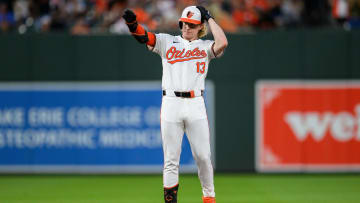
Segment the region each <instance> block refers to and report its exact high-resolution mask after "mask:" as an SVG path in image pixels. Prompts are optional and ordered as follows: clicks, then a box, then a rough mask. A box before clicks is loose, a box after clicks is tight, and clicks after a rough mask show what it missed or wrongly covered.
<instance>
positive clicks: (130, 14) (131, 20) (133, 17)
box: [123, 9, 136, 23]
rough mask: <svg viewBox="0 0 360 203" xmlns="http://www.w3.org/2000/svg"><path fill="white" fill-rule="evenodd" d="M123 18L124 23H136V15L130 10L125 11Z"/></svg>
mask: <svg viewBox="0 0 360 203" xmlns="http://www.w3.org/2000/svg"><path fill="white" fill-rule="evenodd" d="M123 18H124V19H125V21H126V22H127V23H134V22H135V21H136V15H135V13H134V12H133V11H132V10H130V9H126V10H125V12H124V15H123Z"/></svg>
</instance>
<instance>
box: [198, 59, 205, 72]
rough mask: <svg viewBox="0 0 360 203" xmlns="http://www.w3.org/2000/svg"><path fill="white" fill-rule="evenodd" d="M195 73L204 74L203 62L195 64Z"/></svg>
mask: <svg viewBox="0 0 360 203" xmlns="http://www.w3.org/2000/svg"><path fill="white" fill-rule="evenodd" d="M196 68H197V69H196V72H198V73H201V74H204V73H205V62H197V63H196Z"/></svg>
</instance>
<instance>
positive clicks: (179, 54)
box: [166, 47, 207, 64]
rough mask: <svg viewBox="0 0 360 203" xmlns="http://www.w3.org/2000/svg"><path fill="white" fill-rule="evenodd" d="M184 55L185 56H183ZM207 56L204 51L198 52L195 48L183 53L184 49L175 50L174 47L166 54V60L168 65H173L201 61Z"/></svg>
mask: <svg viewBox="0 0 360 203" xmlns="http://www.w3.org/2000/svg"><path fill="white" fill-rule="evenodd" d="M184 53H185V54H184ZM206 56H207V54H206V51H205V50H199V48H198V47H196V48H195V49H193V50H188V51H186V52H185V49H183V50H181V51H180V50H177V49H176V47H171V48H170V49H169V50H168V51H167V52H166V59H167V60H168V63H170V64H174V63H177V62H183V61H190V60H194V59H201V58H205V57H206Z"/></svg>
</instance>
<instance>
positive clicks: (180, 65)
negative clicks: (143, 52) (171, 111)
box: [153, 34, 215, 91]
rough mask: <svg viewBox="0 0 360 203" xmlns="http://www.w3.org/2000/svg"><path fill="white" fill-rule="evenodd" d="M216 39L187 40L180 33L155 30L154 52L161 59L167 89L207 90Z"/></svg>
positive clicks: (164, 86) (163, 85)
mask: <svg viewBox="0 0 360 203" xmlns="http://www.w3.org/2000/svg"><path fill="white" fill-rule="evenodd" d="M213 43H214V41H213V40H201V39H197V40H194V41H191V42H190V41H188V40H185V39H183V38H182V37H181V36H172V35H169V34H156V44H155V47H154V49H153V52H155V53H157V54H159V55H160V56H161V59H162V66H163V78H162V88H163V89H164V90H175V91H191V90H204V88H205V78H206V75H207V72H208V67H209V62H210V60H211V59H212V58H215V55H214V53H213V51H212V45H213Z"/></svg>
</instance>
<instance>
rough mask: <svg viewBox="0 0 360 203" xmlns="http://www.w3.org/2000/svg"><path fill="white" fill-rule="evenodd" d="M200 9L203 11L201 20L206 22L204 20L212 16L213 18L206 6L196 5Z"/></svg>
mask: <svg viewBox="0 0 360 203" xmlns="http://www.w3.org/2000/svg"><path fill="white" fill-rule="evenodd" d="M196 8H198V9H199V10H200V13H201V21H202V22H204V20H206V21H208V20H209V19H210V18H213V17H212V16H211V14H210V12H209V11H208V10H206V8H204V7H203V6H196Z"/></svg>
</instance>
